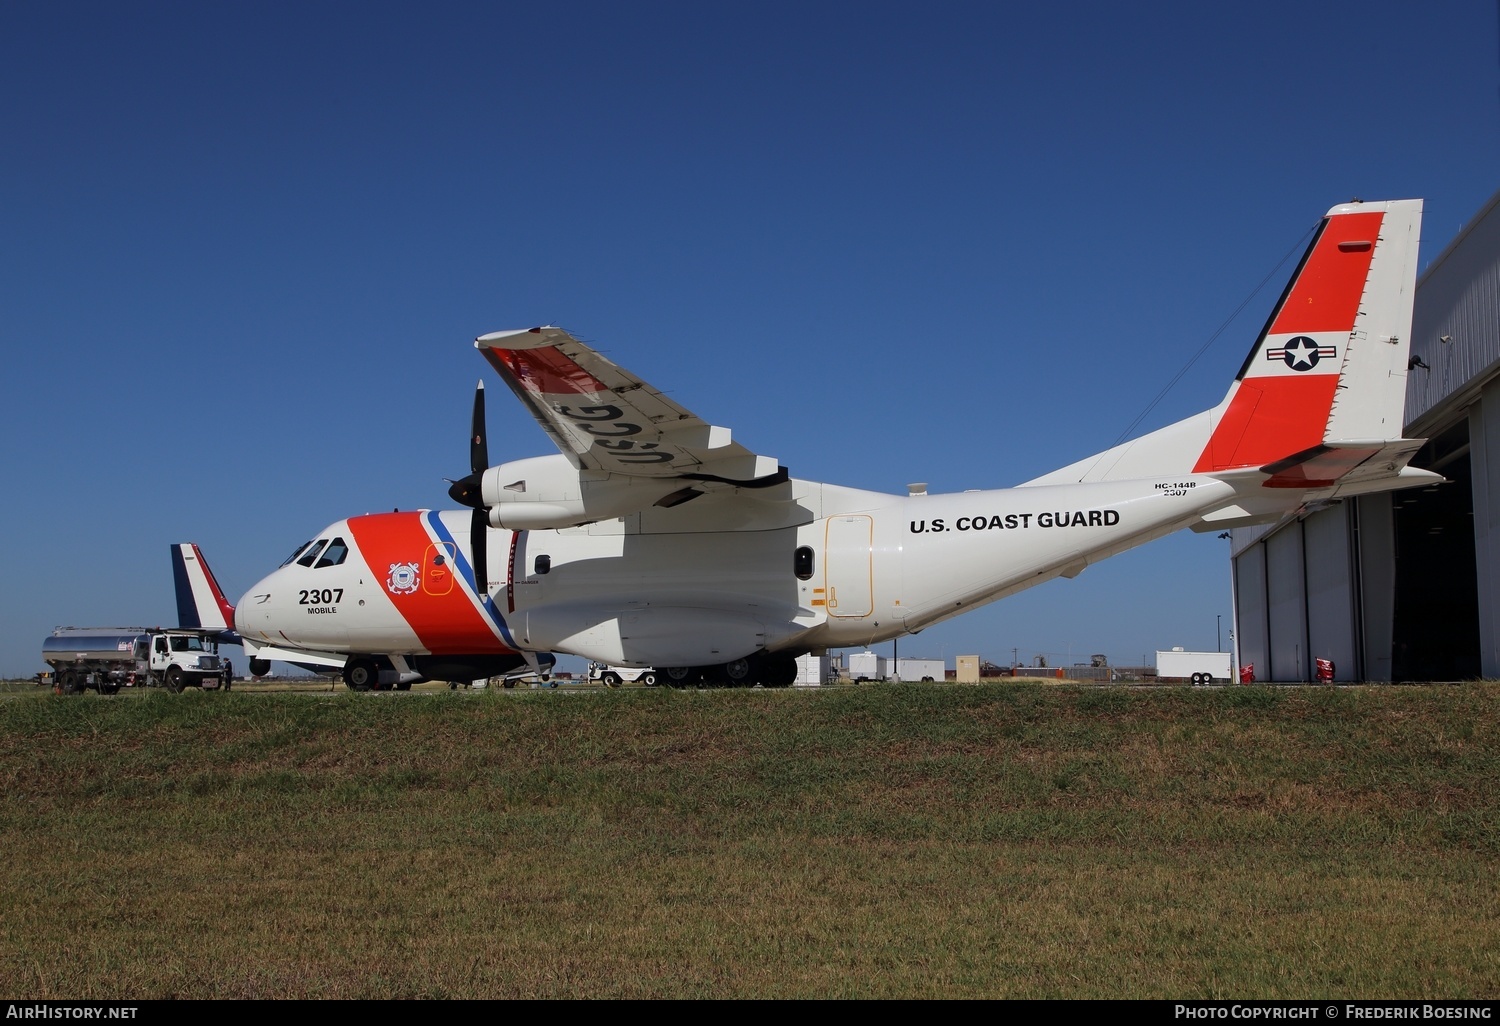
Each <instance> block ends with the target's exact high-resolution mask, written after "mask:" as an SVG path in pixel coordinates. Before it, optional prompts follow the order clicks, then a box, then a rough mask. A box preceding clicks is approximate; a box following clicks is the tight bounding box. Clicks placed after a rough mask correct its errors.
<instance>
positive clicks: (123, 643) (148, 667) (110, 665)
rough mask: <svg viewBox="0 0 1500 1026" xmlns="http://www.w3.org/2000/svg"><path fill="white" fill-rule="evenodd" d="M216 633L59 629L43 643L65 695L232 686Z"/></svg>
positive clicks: (231, 671) (229, 668)
mask: <svg viewBox="0 0 1500 1026" xmlns="http://www.w3.org/2000/svg"><path fill="white" fill-rule="evenodd" d="M216 634H217V632H216V631H204V630H184V629H178V630H172V629H166V628H161V627H59V628H57V629H56V630H55V631H53V632H52V635H51V637H49V638H47V639H46V640H45V641H43V642H42V660H43V661H44V662H45V663H46V664H47V665H48V666H50V667H52V672H53V680H54V681H55V682H56V683H55V687H56V689H57V692H58V693H59V694H63V695H76V694H80V693H82V692H83V691H85V690H87V689H89V688H93V689H94V690H95V691H97V692H99V694H101V695H113V694H114V693H116V692H117V691H119V690H120V689H121V688H124V687H164V688H166V689H167V690H168V691H174V692H175V691H181V690H182V689H183V688H185V687H194V688H203V689H204V690H209V689H220V688H222V689H223V690H225V691H228V690H229V685H230V683H231V681H233V679H234V669H233V667H232V666H231V665H230V663H229V660H227V659H221V658H219V643H218V640H217V638H216Z"/></svg>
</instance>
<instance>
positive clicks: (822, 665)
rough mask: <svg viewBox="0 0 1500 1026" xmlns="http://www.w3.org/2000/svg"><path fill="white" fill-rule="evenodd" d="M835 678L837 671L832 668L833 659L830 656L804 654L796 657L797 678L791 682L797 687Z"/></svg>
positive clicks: (824, 682)
mask: <svg viewBox="0 0 1500 1026" xmlns="http://www.w3.org/2000/svg"><path fill="white" fill-rule="evenodd" d="M837 680H838V672H837V671H836V670H834V668H833V659H832V658H831V657H830V656H826V655H805V656H798V657H797V679H796V681H794V682H793V683H795V684H796V686H797V687H800V688H805V687H814V686H816V685H819V684H828V683H832V682H834V681H837Z"/></svg>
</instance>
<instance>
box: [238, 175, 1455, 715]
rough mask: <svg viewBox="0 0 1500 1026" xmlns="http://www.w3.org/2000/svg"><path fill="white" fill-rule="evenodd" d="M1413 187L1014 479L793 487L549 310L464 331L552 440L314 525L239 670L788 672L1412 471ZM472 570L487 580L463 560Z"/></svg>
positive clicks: (766, 675) (1343, 223)
mask: <svg viewBox="0 0 1500 1026" xmlns="http://www.w3.org/2000/svg"><path fill="white" fill-rule="evenodd" d="M1421 210H1422V204H1421V201H1420V200H1399V201H1393V202H1385V203H1350V204H1345V205H1341V206H1337V207H1334V208H1333V209H1332V210H1330V211H1329V212H1328V215H1327V216H1326V217H1325V218H1324V220H1323V222H1322V224H1321V227H1320V228H1319V230H1318V232H1317V235H1316V237H1315V238H1314V240H1313V242H1312V244H1311V245H1310V246H1309V248H1308V251H1307V253H1306V255H1305V256H1304V257H1303V259H1302V263H1301V265H1300V266H1299V267H1298V268H1297V271H1296V273H1295V274H1294V275H1293V277H1292V280H1291V281H1290V283H1289V284H1288V285H1287V288H1286V291H1285V292H1284V293H1283V295H1282V296H1281V299H1280V301H1279V302H1278V303H1277V305H1276V308H1275V310H1274V312H1273V314H1272V315H1271V318H1270V320H1269V322H1268V323H1267V325H1266V327H1265V329H1264V330H1263V331H1262V332H1261V335H1260V337H1259V339H1258V340H1257V341H1256V343H1255V345H1254V347H1253V348H1252V349H1251V352H1250V356H1249V358H1248V359H1247V360H1246V361H1245V364H1244V366H1243V367H1242V368H1241V370H1240V373H1239V375H1238V376H1237V377H1236V379H1235V380H1234V382H1233V383H1232V384H1231V385H1230V387H1229V391H1228V394H1227V395H1225V396H1224V399H1223V401H1222V402H1220V403H1219V404H1218V405H1217V406H1215V407H1214V408H1213V409H1211V410H1207V411H1205V412H1203V413H1199V414H1197V415H1196V416H1192V417H1189V418H1187V419H1186V420H1182V421H1179V422H1177V423H1175V424H1172V425H1170V426H1168V427H1165V428H1162V429H1160V430H1158V431H1154V432H1151V433H1150V434H1147V435H1145V436H1143V437H1141V438H1137V439H1136V440H1134V441H1131V442H1127V443H1125V444H1123V445H1118V446H1115V447H1114V448H1112V449H1108V450H1106V451H1104V452H1101V453H1098V454H1097V455H1094V456H1090V457H1089V458H1088V459H1085V460H1080V461H1079V462H1077V463H1074V464H1072V465H1071V466H1068V467H1064V468H1063V469H1061V470H1058V471H1055V472H1054V473H1051V474H1047V475H1045V476H1043V477H1039V478H1037V479H1035V480H1033V481H1028V482H1026V483H1025V484H1022V485H1020V486H1019V487H1015V488H1007V489H998V490H992V491H972V492H963V493H961V494H953V495H929V494H925V493H924V490H923V489H921V488H919V487H915V486H914V487H913V488H912V490H911V491H912V493H911V494H907V495H890V494H884V493H879V492H870V491H863V490H858V489H853V488H842V487H839V486H837V485H830V484H820V483H818V482H814V481H801V480H797V479H795V478H792V477H790V476H789V475H788V473H787V470H786V468H784V467H782V466H780V465H778V463H777V461H776V460H775V459H772V458H771V457H769V456H763V455H760V454H758V453H755V452H752V451H750V450H749V449H747V448H745V447H744V446H742V445H740V444H739V443H737V442H735V441H734V440H733V439H732V437H731V435H730V432H729V430H728V429H727V428H722V427H715V426H712V425H711V424H710V423H709V422H708V421H705V420H702V419H700V418H699V417H697V416H695V415H694V414H693V413H691V412H689V411H688V410H686V409H684V408H683V407H681V406H679V405H677V404H676V403H674V402H673V401H672V400H670V399H668V398H667V397H666V396H664V395H663V394H661V393H660V392H659V391H657V390H656V389H655V388H653V387H652V386H650V385H648V384H646V383H645V382H643V381H641V380H640V379H638V378H636V377H634V376H633V375H631V374H630V373H629V372H628V371H626V370H624V369H623V368H621V367H619V366H617V365H615V364H614V363H612V362H611V361H609V360H607V359H605V358H604V357H603V356H601V355H600V354H599V353H598V352H596V351H595V350H593V349H592V348H590V347H589V346H588V345H586V344H585V343H583V342H581V341H579V340H578V339H577V338H576V337H574V336H573V335H571V334H569V333H568V332H566V331H563V330H562V329H560V328H555V327H539V328H530V329H526V330H521V331H501V332H495V333H494V334H489V335H483V336H480V338H479V339H478V340H476V342H475V345H476V347H477V348H478V349H479V350H480V352H481V353H482V354H483V355H484V356H485V358H486V359H487V360H488V361H489V363H490V364H491V365H492V366H493V367H494V369H495V371H496V372H497V373H498V374H499V376H500V378H501V380H502V381H504V382H505V383H506V384H507V385H508V386H510V389H511V391H513V392H514V393H515V394H516V397H517V398H518V399H520V400H521V402H522V403H524V404H525V405H526V407H527V408H528V409H529V410H530V411H531V413H532V415H533V416H534V417H535V418H536V420H537V422H538V423H539V424H540V425H541V426H542V429H543V430H544V431H546V432H547V433H548V434H549V435H550V436H551V437H552V440H553V441H554V442H555V443H556V444H557V447H558V448H559V449H560V450H561V453H560V454H556V455H551V456H540V457H535V458H532V459H522V460H517V461H514V462H511V463H504V464H501V465H499V466H493V467H492V466H490V465H489V454H488V448H487V445H486V442H485V429H484V383H483V381H481V382H480V385H479V389H478V391H477V393H476V395H475V402H474V429H473V438H472V441H471V445H470V462H471V465H472V467H471V469H472V473H470V474H469V476H468V477H466V478H464V479H462V480H461V481H458V482H455V483H454V484H453V487H452V488H451V489H450V490H449V494H450V495H451V496H452V497H453V499H454V500H455V501H457V502H459V503H461V504H462V505H464V506H467V507H469V509H468V510H460V511H452V512H438V511H427V510H424V511H418V512H406V513H379V514H371V515H366V516H356V517H350V518H348V519H347V520H340V521H338V522H336V523H333V524H330V525H329V526H328V527H327V528H325V529H324V530H322V531H320V532H319V533H318V536H317V538H316V540H314V541H311V542H308V543H306V544H304V545H300V546H298V547H297V549H296V550H295V551H294V552H293V553H292V554H291V556H290V557H288V559H287V561H286V562H285V563H284V564H282V566H281V568H280V569H278V570H276V571H275V572H273V573H272V574H271V575H270V576H268V577H266V578H265V579H264V580H262V581H261V582H260V583H258V584H256V585H255V586H254V587H253V588H251V589H250V591H249V592H248V593H247V594H246V595H245V596H244V597H243V598H242V599H241V600H240V602H239V604H238V606H237V607H236V608H235V611H234V625H235V627H236V628H237V630H238V633H239V636H240V638H241V639H242V643H243V645H244V647H245V649H246V654H247V655H249V656H251V657H252V660H253V661H252V664H251V665H252V671H254V670H255V669H256V668H257V667H259V668H262V670H261V672H264V671H263V668H264V667H265V666H266V665H267V664H266V660H270V659H280V660H286V661H289V662H293V663H300V664H302V665H312V666H320V667H327V666H342V667H343V672H344V678H345V680H346V681H347V683H348V684H349V685H350V686H351V687H353V688H357V689H365V688H370V687H380V686H390V685H397V686H399V685H400V684H402V683H409V682H410V681H412V680H414V679H418V678H421V677H429V678H437V679H445V678H446V679H459V680H466V679H473V678H478V677H484V676H490V675H495V674H501V673H504V672H506V671H507V670H512V669H515V668H516V667H519V666H521V665H522V664H523V663H525V664H530V666H531V667H532V669H533V670H545V668H547V667H548V666H549V665H550V663H551V661H552V659H553V657H554V653H567V654H571V655H575V656H580V657H582V658H584V659H588V660H591V661H594V662H598V663H604V664H610V665H623V666H642V667H644V666H653V667H656V668H657V672H658V674H659V676H660V679H661V680H662V681H663V682H664V683H669V684H676V685H681V684H685V683H697V682H701V681H708V682H719V683H729V684H742V685H748V684H753V683H756V682H759V683H761V684H763V685H766V686H772V687H782V686H786V685H788V684H790V683H791V682H792V681H793V679H794V677H795V673H796V666H795V661H794V660H795V658H796V656H798V655H800V654H803V653H807V652H817V651H822V650H826V649H832V648H842V647H848V646H865V645H870V644H873V643H875V642H879V641H883V640H886V639H889V638H894V637H897V636H898V635H902V634H910V633H914V632H916V631H919V630H921V629H923V628H925V627H928V626H930V625H932V624H935V623H939V622H941V621H943V620H946V619H948V618H950V617H953V616H957V615H958V614H960V613H963V612H965V611H967V610H969V609H972V608H974V607H975V606H979V605H983V604H985V603H987V602H992V601H994V600H996V599H999V598H1003V597H1005V596H1007V595H1011V594H1014V593H1015V592H1018V591H1020V590H1022V589H1024V588H1029V587H1032V586H1033V585H1036V584H1039V583H1041V582H1042V581H1046V580H1049V579H1051V578H1054V577H1058V576H1063V577H1074V576H1076V575H1077V574H1079V573H1080V572H1081V571H1082V570H1083V569H1084V568H1085V567H1087V566H1088V565H1089V564H1091V563H1094V562H1097V561H1098V560H1101V559H1103V558H1105V557H1106V556H1112V555H1114V554H1116V553H1118V552H1123V551H1125V550H1126V549H1129V548H1133V547H1134V546H1137V545H1140V544H1142V543H1144V542H1147V541H1150V540H1152V539H1154V538H1160V537H1162V536H1163V535H1166V534H1169V533H1171V532H1173V531H1177V530H1180V529H1182V528H1191V529H1194V530H1199V531H1222V530H1224V529H1226V528H1228V527H1233V526H1240V525H1246V524H1255V523H1263V522H1268V521H1273V520H1275V519H1277V518H1280V517H1282V516H1284V515H1286V514H1288V513H1292V512H1295V511H1298V510H1300V509H1305V508H1311V507H1314V506H1316V505H1317V504H1321V503H1327V502H1330V501H1335V500H1337V499H1340V498H1342V497H1344V496H1349V495H1358V494H1362V493H1366V492H1378V491H1385V490H1390V489H1397V488H1405V487H1410V486H1413V485H1420V484H1427V483H1430V482H1432V481H1437V480H1441V477H1440V476H1439V475H1436V474H1433V473H1430V472H1428V471H1423V470H1418V469H1415V468H1411V467H1409V466H1407V463H1408V461H1409V460H1410V459H1411V457H1412V456H1413V455H1414V454H1415V453H1416V451H1417V449H1418V448H1420V447H1421V445H1422V440H1420V439H1403V438H1402V437H1401V428H1402V423H1403V420H1402V413H1403V406H1404V402H1405V394H1406V372H1407V356H1408V346H1409V342H1410V334H1411V311H1412V296H1413V292H1414V291H1415V278H1416V260H1417V243H1418V234H1419V231H1420V223H1421ZM476 568H477V573H476Z"/></svg>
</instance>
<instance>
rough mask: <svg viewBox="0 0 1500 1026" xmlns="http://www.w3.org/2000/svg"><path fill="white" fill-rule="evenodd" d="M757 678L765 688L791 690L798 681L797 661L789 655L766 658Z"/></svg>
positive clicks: (762, 659)
mask: <svg viewBox="0 0 1500 1026" xmlns="http://www.w3.org/2000/svg"><path fill="white" fill-rule="evenodd" d="M756 676H758V677H759V678H760V683H761V685H762V686H763V687H768V688H789V687H791V686H792V685H793V684H795V683H796V681H797V660H796V659H795V658H793V657H792V656H787V655H768V656H764V657H762V658H761V661H760V670H759V672H758V673H757V674H756Z"/></svg>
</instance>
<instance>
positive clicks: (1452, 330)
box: [1230, 192, 1500, 681]
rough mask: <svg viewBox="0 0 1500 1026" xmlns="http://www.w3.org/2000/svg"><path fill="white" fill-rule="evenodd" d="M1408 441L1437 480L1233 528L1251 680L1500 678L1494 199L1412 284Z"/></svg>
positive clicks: (1499, 214) (1240, 643)
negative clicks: (1318, 669)
mask: <svg viewBox="0 0 1500 1026" xmlns="http://www.w3.org/2000/svg"><path fill="white" fill-rule="evenodd" d="M1405 435H1406V437H1408V438H1425V439H1427V440H1428V441H1427V444H1426V445H1425V446H1423V447H1422V450H1421V451H1420V452H1419V453H1418V454H1417V456H1416V457H1415V458H1414V459H1413V460H1412V461H1411V462H1412V466H1415V467H1422V468H1424V469H1427V470H1433V471H1436V472H1438V473H1440V474H1442V475H1443V476H1444V477H1445V478H1447V482H1446V483H1444V484H1435V485H1430V486H1426V487H1421V488H1414V489H1408V490H1406V491H1400V492H1387V493H1385V494H1380V495H1367V496H1359V497H1356V498H1350V499H1346V500H1343V501H1336V502H1335V504H1333V505H1330V506H1328V507H1326V508H1324V509H1320V510H1316V511H1310V512H1306V513H1303V514H1302V515H1300V516H1295V517H1288V518H1286V519H1284V520H1282V521H1281V522H1279V523H1276V524H1271V525H1267V526H1260V527H1252V528H1239V529H1236V530H1234V531H1233V532H1231V540H1230V552H1231V559H1232V581H1233V589H1234V604H1235V610H1234V620H1235V624H1236V630H1235V641H1236V645H1237V647H1236V652H1237V656H1238V661H1239V663H1240V665H1241V666H1244V665H1247V664H1248V665H1250V666H1251V667H1253V670H1254V675H1255V679H1256V680H1260V681H1309V680H1313V679H1315V677H1314V673H1315V660H1317V659H1319V658H1323V659H1330V660H1332V661H1333V663H1334V679H1335V680H1343V681H1355V680H1382V681H1403V680H1465V679H1471V678H1476V677H1489V678H1500V192H1497V193H1496V194H1495V195H1494V196H1493V197H1491V198H1490V201H1489V202H1488V203H1487V204H1485V206H1484V207H1483V209H1481V210H1480V211H1479V213H1478V214H1477V215H1476V216H1475V217H1474V219H1473V221H1471V222H1470V223H1469V224H1468V225H1467V226H1466V227H1465V228H1464V229H1463V230H1462V231H1461V232H1460V233H1459V234H1458V237H1457V238H1455V239H1454V240H1453V241H1452V242H1451V243H1449V244H1448V247H1447V248H1446V249H1444V250H1443V252H1442V253H1441V254H1440V255H1439V256H1438V257H1437V258H1436V259H1435V260H1433V261H1432V262H1431V264H1430V265H1429V266H1428V267H1427V269H1426V271H1424V272H1423V273H1422V275H1421V277H1420V279H1419V280H1418V282H1417V293H1416V298H1415V310H1414V314H1413V324H1412V341H1411V360H1410V364H1409V367H1408V369H1407V377H1406V429H1405Z"/></svg>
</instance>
